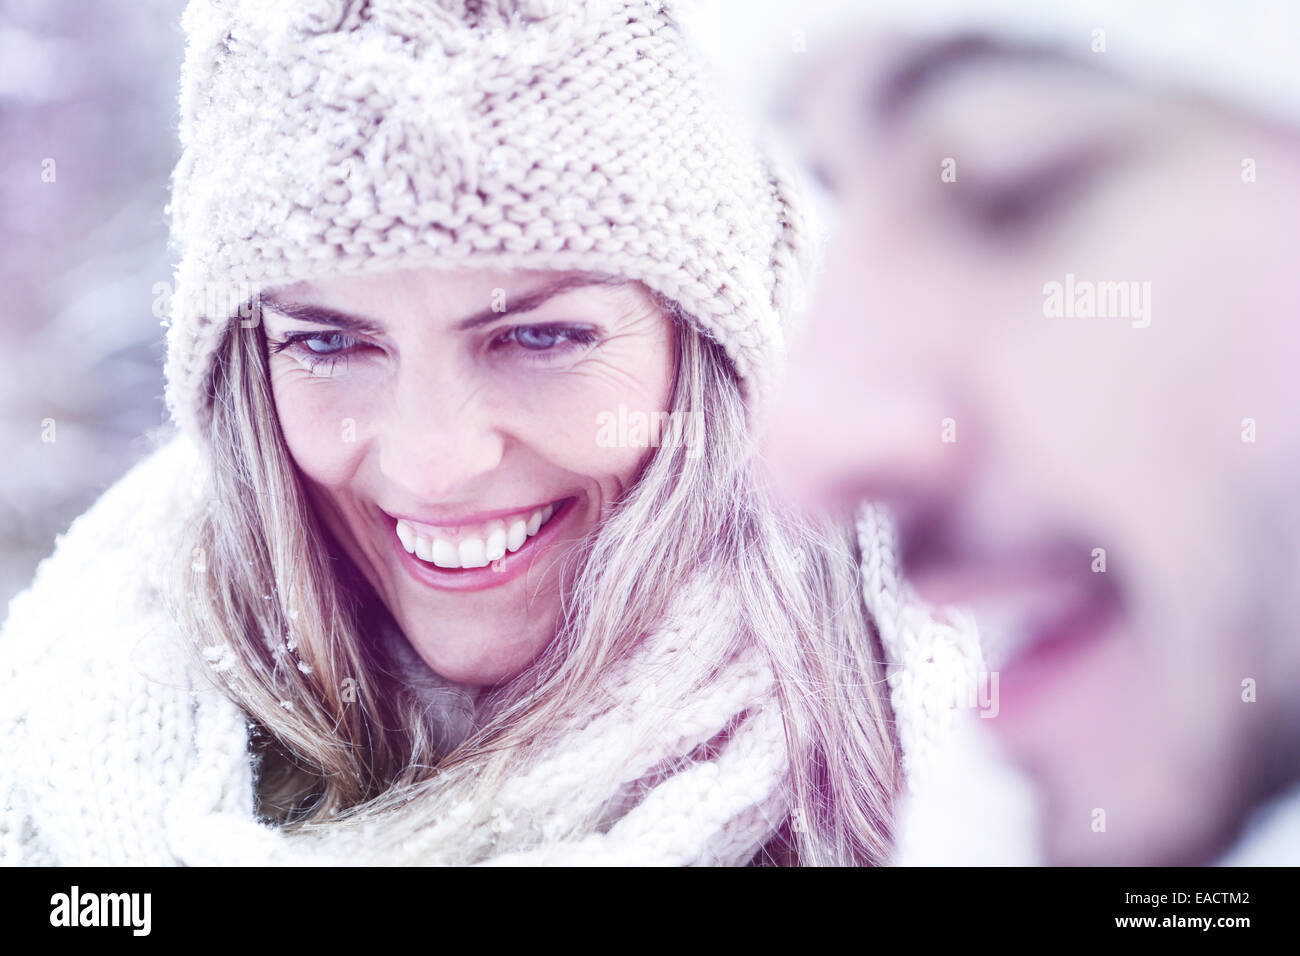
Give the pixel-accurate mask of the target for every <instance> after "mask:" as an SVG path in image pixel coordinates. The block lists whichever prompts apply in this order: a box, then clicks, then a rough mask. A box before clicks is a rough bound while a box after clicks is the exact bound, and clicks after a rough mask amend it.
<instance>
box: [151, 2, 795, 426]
mask: <svg viewBox="0 0 1300 956" xmlns="http://www.w3.org/2000/svg"><path fill="white" fill-rule="evenodd" d="M672 10H673V5H669V4H664V3H660V2H654V0H582V2H578V0H569V2H565V0H550V2H542V0H533V2H524V0H513V2H507V0H497V2H491V0H482V2H479V3H466V2H463V0H462V2H457V0H314V2H295V3H266V2H265V0H202V2H192V3H191V4H190V6H189V7H188V8H187V9H186V12H185V15H184V20H183V23H184V26H185V29H186V32H187V35H188V50H187V55H186V60H185V64H184V67H183V70H182V75H181V97H180V114H181V119H180V136H181V145H182V155H181V159H180V161H179V162H178V164H177V166H176V169H175V171H174V173H173V182H172V203H171V215H172V236H173V240H174V242H175V244H176V246H177V248H178V251H179V252H180V263H179V266H178V268H177V272H176V281H175V290H174V295H173V297H172V309H171V315H170V330H169V333H168V335H169V341H168V353H169V354H168V365H167V378H168V385H167V401H168V406H169V408H170V409H171V412H172V415H173V418H174V420H175V421H176V422H177V423H178V424H180V425H181V427H182V428H189V427H191V426H193V425H195V424H202V423H204V422H206V420H207V418H208V415H209V414H210V398H209V397H208V392H207V388H206V382H207V376H208V373H209V371H210V368H211V359H212V354H213V351H214V350H215V348H216V346H217V343H218V340H219V337H220V335H221V332H222V330H223V329H224V328H225V326H226V323H227V322H228V320H229V319H230V317H231V315H233V314H235V313H236V311H237V310H238V308H239V306H240V303H241V302H243V301H244V300H246V299H249V298H251V297H255V296H256V295H258V294H259V293H260V292H261V291H262V290H263V289H267V288H271V287H275V286H278V285H283V284H286V283H290V282H295V281H299V280H304V279H312V278H319V277H322V276H326V275H330V276H337V275H343V274H347V273H353V272H358V271H362V270H373V269H375V268H377V267H382V268H385V269H388V268H398V267H411V266H421V267H438V268H452V269H454V268H467V267H493V268H499V269H554V270H568V269H579V270H586V271H596V272H606V273H610V274H613V275H619V276H623V277H625V278H628V279H636V280H640V281H642V282H644V283H645V284H646V285H648V286H649V287H650V288H652V289H655V290H657V291H659V292H661V293H663V294H664V295H666V296H668V297H669V298H670V299H673V300H675V301H676V302H678V303H680V304H681V306H682V307H683V308H684V309H685V310H686V312H687V313H688V314H690V315H691V316H693V317H694V318H695V320H696V321H697V322H698V323H699V325H700V327H701V329H703V330H704V331H705V332H707V333H708V334H709V335H711V336H713V337H715V338H716V339H718V340H719V341H720V342H721V343H722V344H723V345H724V346H725V347H726V349H727V351H728V353H729V354H730V356H731V357H732V359H733V360H734V361H735V363H736V365H737V367H738V368H739V370H740V372H741V374H742V375H743V376H744V378H745V381H746V384H747V387H750V388H753V389H754V390H755V391H756V392H759V393H761V392H762V391H763V390H764V389H765V388H766V386H767V382H768V372H769V370H770V369H771V367H772V358H773V355H774V353H776V352H777V351H779V350H780V349H781V348H782V342H783V339H782V330H781V325H780V321H779V317H780V316H782V315H786V316H788V315H789V314H790V312H791V311H792V308H791V305H792V303H793V302H795V301H799V300H800V298H801V293H800V292H798V291H797V290H796V288H795V286H796V283H797V281H798V280H799V279H800V277H801V276H803V275H805V274H806V270H807V265H808V256H809V249H808V247H807V241H806V233H807V226H806V224H805V222H804V221H803V218H802V216H801V214H800V212H799V204H798V203H796V202H795V201H794V199H793V195H792V188H793V187H792V183H791V181H790V179H789V177H788V175H787V174H786V173H785V172H784V171H783V170H782V169H781V168H780V167H779V164H777V163H775V162H773V161H771V160H769V159H768V158H766V157H765V155H764V153H762V152H761V151H758V150H755V149H754V147H753V145H752V136H751V135H749V134H750V131H748V130H743V129H740V128H738V126H737V124H736V122H734V121H733V119H732V117H731V116H730V115H729V113H728V111H727V110H726V109H725V108H724V107H723V105H722V104H721V103H720V102H718V101H717V99H716V98H715V97H714V96H713V95H711V92H710V91H711V90H712V89H713V84H711V83H710V82H709V78H708V76H707V73H706V70H705V68H704V64H703V62H702V61H701V59H700V58H699V57H698V56H697V55H696V53H695V51H694V50H693V49H692V48H691V47H690V46H689V45H688V44H687V43H685V42H684V40H683V37H682V30H681V28H680V25H679V24H678V22H677V20H676V19H675V18H674V17H673V15H672ZM243 321H246V322H247V321H251V318H250V316H249V315H248V314H247V313H246V314H245V315H244V316H243Z"/></svg>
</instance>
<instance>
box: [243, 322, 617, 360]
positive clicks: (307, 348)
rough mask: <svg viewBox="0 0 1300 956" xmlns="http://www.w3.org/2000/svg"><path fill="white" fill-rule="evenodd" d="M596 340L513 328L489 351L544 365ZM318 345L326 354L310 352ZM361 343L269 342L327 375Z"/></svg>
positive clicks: (570, 331) (584, 333) (568, 328)
mask: <svg viewBox="0 0 1300 956" xmlns="http://www.w3.org/2000/svg"><path fill="white" fill-rule="evenodd" d="M599 339H600V334H599V332H598V331H597V330H596V329H594V328H592V327H591V326H585V325H516V326H512V327H511V328H508V329H504V330H502V331H501V332H499V333H497V334H496V335H495V336H493V338H492V340H491V342H490V344H489V346H488V347H489V349H490V350H492V351H494V352H497V351H501V350H505V349H509V350H511V351H513V352H515V353H516V354H517V355H519V356H520V357H522V358H523V360H524V361H535V362H545V361H547V360H548V359H550V358H554V357H556V356H559V355H564V354H567V353H569V352H571V351H573V350H576V349H582V348H587V347H589V346H591V345H594V344H595V343H596V342H597V341H599ZM311 342H318V343H322V344H325V345H326V348H327V349H328V350H321V349H319V348H313V347H312V346H311V345H310V344H309V343H311ZM361 344H362V343H361V341H360V340H358V339H355V338H353V337H352V336H350V335H345V334H343V333H342V332H322V331H316V332H289V333H287V334H286V335H285V336H284V338H283V339H280V340H279V341H273V342H271V343H270V345H269V348H270V351H271V353H272V354H279V353H280V352H284V351H286V350H288V351H290V352H292V353H293V355H294V357H295V358H297V359H299V360H300V361H302V362H303V363H305V364H306V365H307V366H308V367H309V368H310V369H311V370H312V371H313V372H316V371H318V370H321V371H325V372H330V371H333V369H334V367H335V366H336V365H337V364H338V363H339V362H345V363H346V362H347V361H348V359H349V358H350V357H351V355H352V354H353V353H354V352H355V351H356V349H357V347H358V346H359V345H361Z"/></svg>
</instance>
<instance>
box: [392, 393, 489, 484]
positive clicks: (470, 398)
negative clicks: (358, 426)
mask: <svg viewBox="0 0 1300 956" xmlns="http://www.w3.org/2000/svg"><path fill="white" fill-rule="evenodd" d="M399 378H400V379H401V380H400V381H399V384H398V386H397V389H396V392H395V394H394V396H393V400H392V402H391V403H390V405H389V408H388V410H387V414H386V415H385V416H384V421H383V422H382V423H381V424H380V427H379V428H378V429H377V431H378V438H379V446H380V447H379V469H380V471H381V473H382V474H383V475H384V477H385V478H386V479H387V480H389V481H391V482H393V483H394V484H396V485H399V486H400V487H401V488H403V489H404V491H405V492H406V493H407V494H409V495H411V496H412V497H414V498H417V499H419V500H421V501H424V502H427V503H432V502H442V501H448V500H453V499H463V500H468V499H469V497H470V496H472V495H473V492H474V485H475V482H476V481H478V480H480V479H481V478H483V477H484V476H485V475H488V474H491V473H492V472H493V471H494V470H496V469H497V468H498V467H499V466H500V464H501V460H502V456H503V454H504V451H505V437H504V434H503V430H502V427H501V425H502V423H501V422H500V421H499V418H500V416H499V414H498V412H497V410H495V409H494V408H493V407H492V406H491V403H490V402H488V401H486V400H485V399H486V396H485V395H484V394H483V393H482V391H481V390H480V389H476V388H465V387H463V386H462V387H457V386H458V384H460V383H455V382H452V381H451V378H452V376H451V375H449V374H447V373H443V374H430V373H423V374H410V373H405V372H404V373H402V375H401V376H399Z"/></svg>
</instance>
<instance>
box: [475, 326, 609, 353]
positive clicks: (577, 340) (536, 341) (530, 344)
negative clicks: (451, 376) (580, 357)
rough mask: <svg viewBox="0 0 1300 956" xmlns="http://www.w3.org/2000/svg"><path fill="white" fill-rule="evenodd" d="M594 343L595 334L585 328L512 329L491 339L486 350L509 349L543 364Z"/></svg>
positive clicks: (530, 327) (537, 327)
mask: <svg viewBox="0 0 1300 956" xmlns="http://www.w3.org/2000/svg"><path fill="white" fill-rule="evenodd" d="M598 339H599V335H598V333H597V331H596V330H595V329H593V328H591V327H590V326H585V325H516V326H513V327H511V328H508V329H505V330H503V331H502V332H500V333H498V334H497V335H495V336H493V338H492V341H491V344H490V345H489V348H491V349H492V350H493V351H497V350H500V349H505V348H511V347H512V346H513V347H514V350H515V351H518V352H522V353H527V354H529V357H530V358H535V359H537V360H542V361H544V360H545V358H546V357H548V356H552V355H556V354H561V353H565V352H569V351H571V350H573V349H578V348H586V347H587V346H590V345H594V344H595V343H596V341H597V340H598Z"/></svg>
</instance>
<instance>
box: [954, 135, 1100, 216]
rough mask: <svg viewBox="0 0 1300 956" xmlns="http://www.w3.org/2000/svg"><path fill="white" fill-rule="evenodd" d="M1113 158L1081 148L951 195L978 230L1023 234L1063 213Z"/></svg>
mask: <svg viewBox="0 0 1300 956" xmlns="http://www.w3.org/2000/svg"><path fill="white" fill-rule="evenodd" d="M1114 158H1115V154H1114V151H1111V150H1107V149H1105V148H1104V147H1098V148H1094V149H1087V150H1081V151H1079V152H1076V153H1071V154H1068V155H1066V156H1063V157H1060V158H1058V159H1056V160H1054V161H1051V162H1047V163H1044V164H1043V165H1041V166H1039V167H1038V168H1036V169H1032V170H1030V171H1028V172H1025V173H1023V174H1021V175H1018V176H1015V177H1012V178H1010V179H1009V180H1006V181H1002V182H994V183H990V184H987V185H985V184H979V183H973V184H970V185H966V186H964V187H961V188H958V189H955V190H954V191H953V193H952V195H953V196H954V198H955V199H956V200H957V202H958V203H959V204H960V207H961V211H962V213H963V214H964V215H966V216H967V217H969V219H970V221H971V222H972V223H973V225H974V226H975V227H976V228H977V229H979V230H980V231H981V232H985V233H990V234H1005V235H1012V234H1015V233H1018V232H1028V231H1029V230H1032V229H1034V228H1036V227H1039V226H1042V225H1045V224H1046V223H1047V221H1048V220H1049V219H1050V218H1051V217H1052V216H1054V215H1056V214H1058V213H1064V212H1066V211H1068V209H1069V207H1070V206H1071V204H1072V203H1073V202H1074V201H1076V200H1079V199H1081V198H1082V197H1083V196H1084V195H1085V194H1086V193H1087V191H1088V189H1089V188H1090V187H1092V186H1093V185H1094V184H1095V183H1096V182H1097V181H1098V180H1099V179H1100V178H1101V174H1102V173H1103V172H1104V171H1105V170H1106V169H1107V168H1108V167H1109V166H1110V165H1111V163H1110V160H1112V159H1114Z"/></svg>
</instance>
